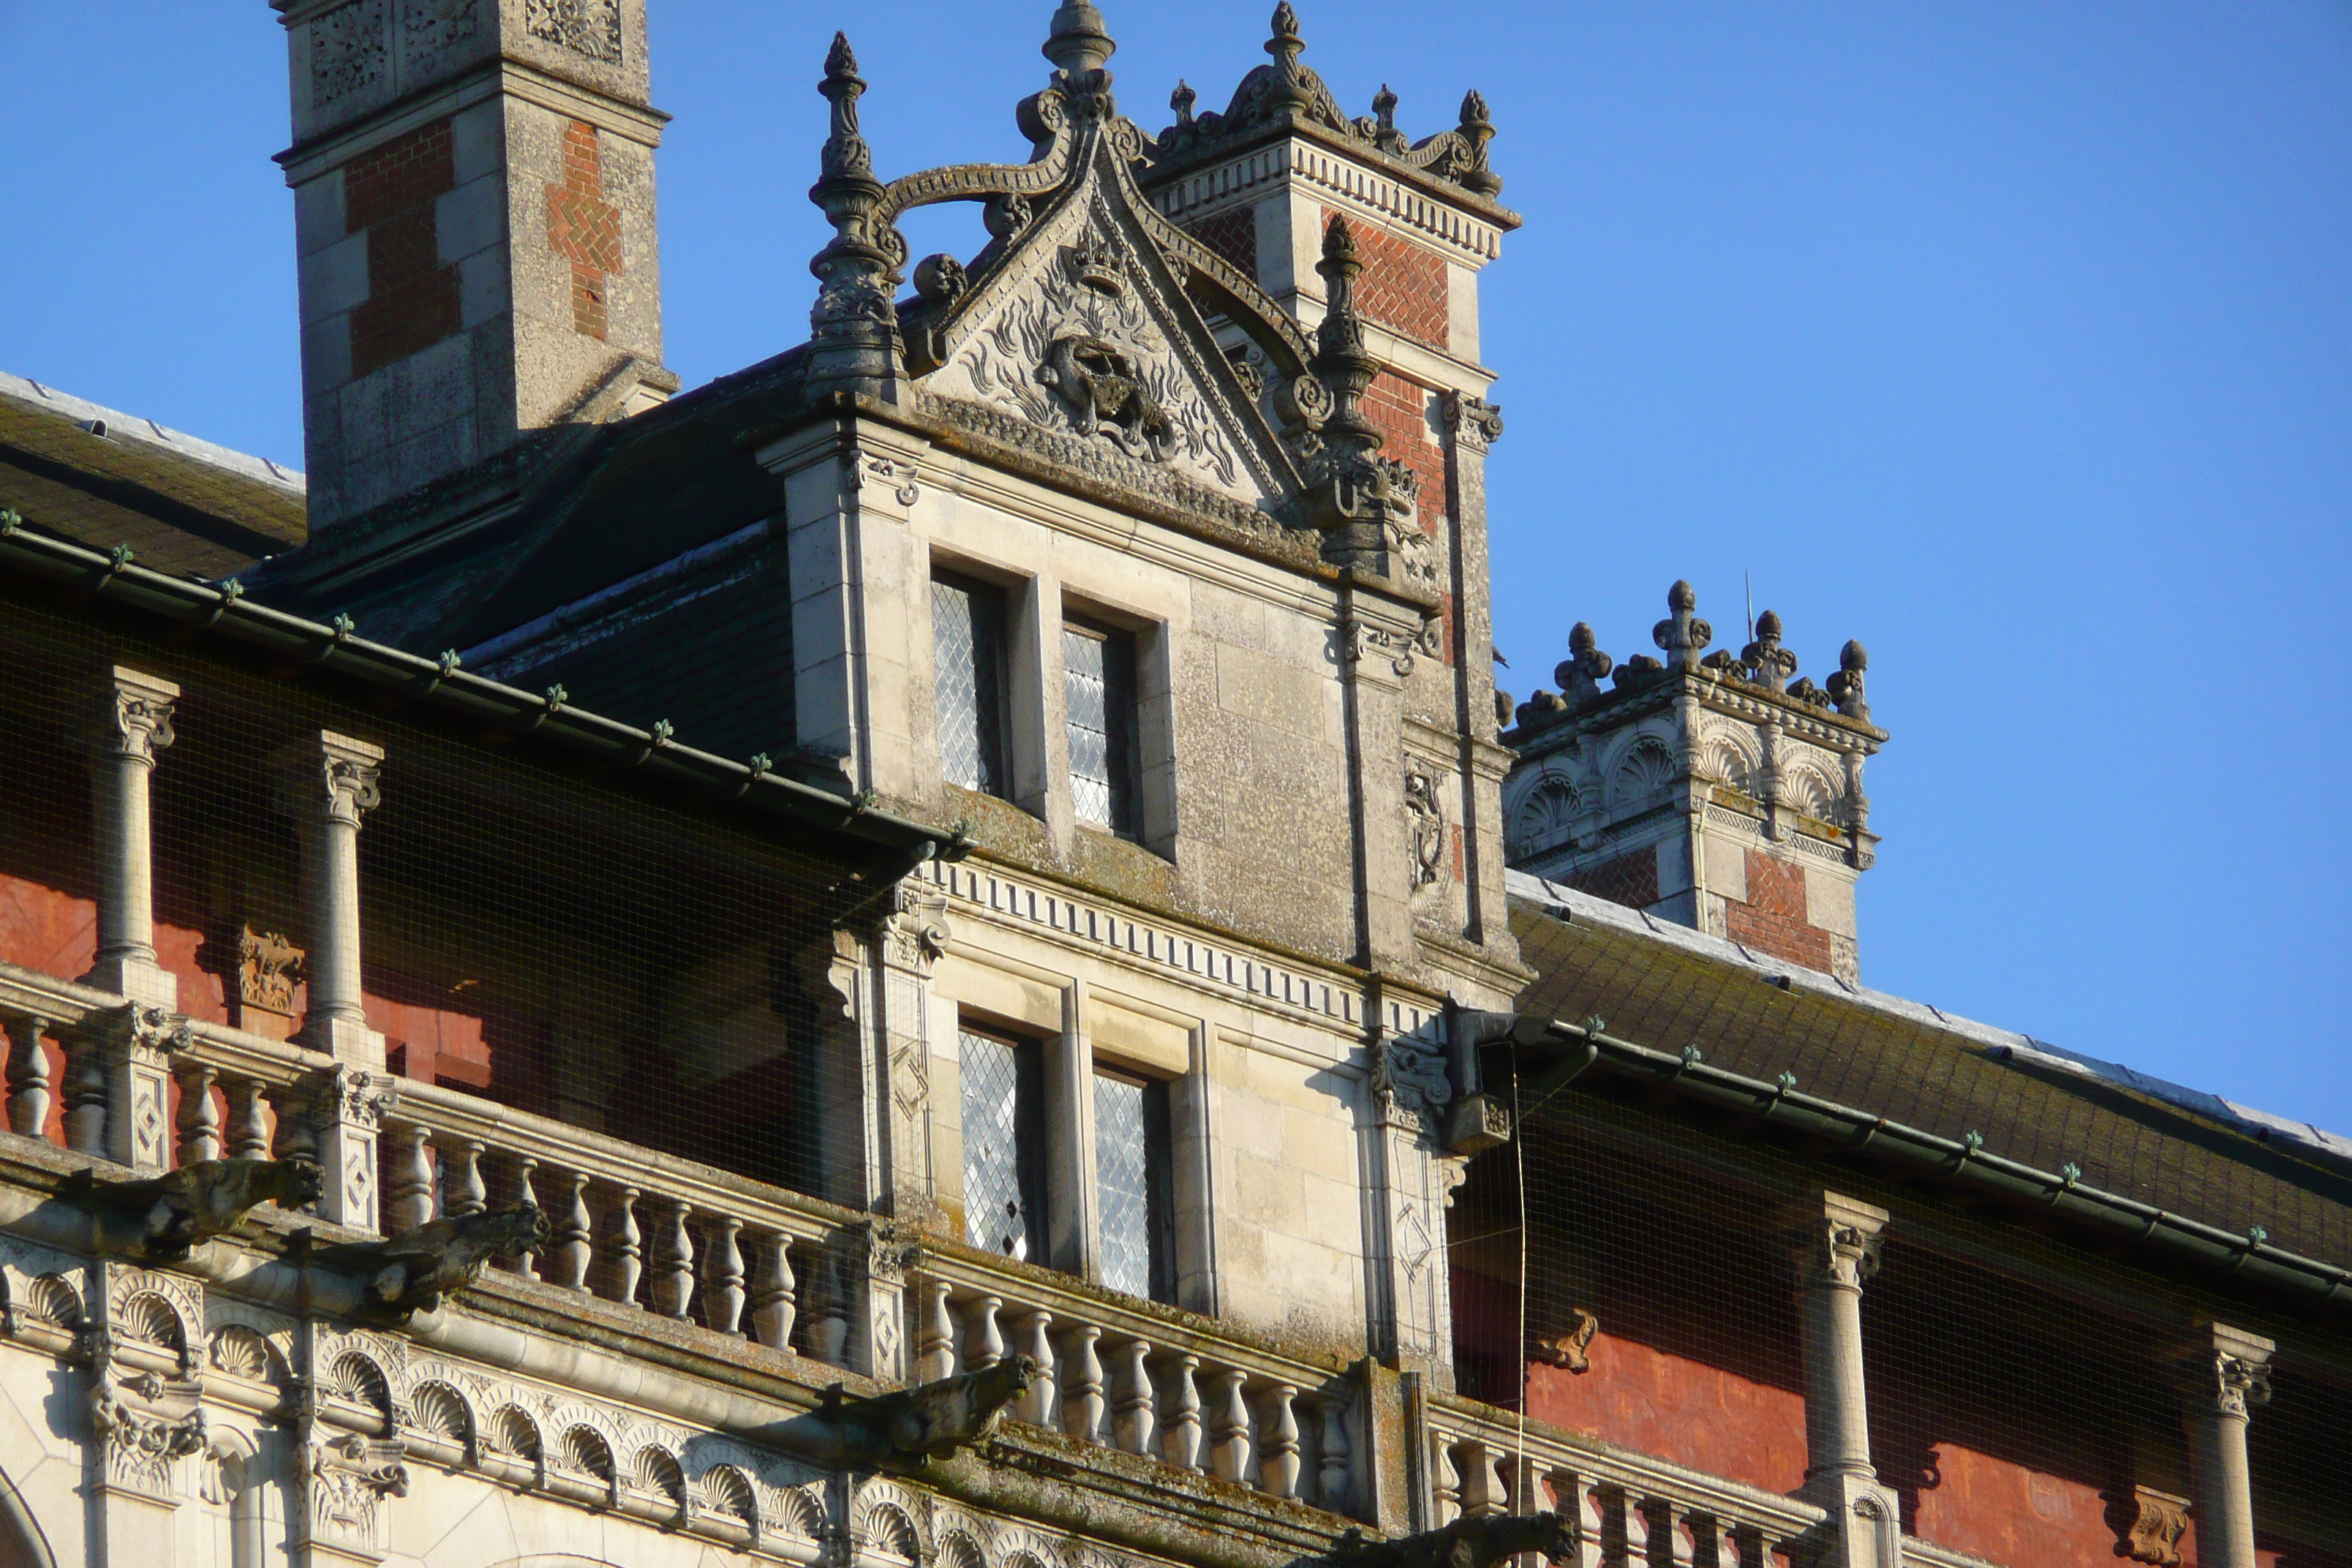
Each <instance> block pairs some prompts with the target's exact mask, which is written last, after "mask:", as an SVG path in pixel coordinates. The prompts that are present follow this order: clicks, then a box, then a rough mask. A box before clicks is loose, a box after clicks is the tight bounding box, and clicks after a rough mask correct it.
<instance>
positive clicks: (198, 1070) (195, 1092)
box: [172, 1062, 221, 1165]
mask: <svg viewBox="0 0 2352 1568" xmlns="http://www.w3.org/2000/svg"><path fill="white" fill-rule="evenodd" d="M172 1076H173V1078H175V1079H178V1080H179V1084H180V1114H179V1116H178V1117H177V1118H175V1119H174V1122H173V1126H174V1128H175V1129H176V1131H178V1132H179V1134H180V1146H179V1150H178V1152H177V1153H176V1154H175V1155H174V1159H175V1160H176V1161H177V1163H180V1164H182V1165H198V1164H202V1163H204V1162H205V1161H207V1160H217V1159H219V1158H220V1157H221V1136H220V1129H221V1118H220V1107H218V1106H216V1105H215V1104H214V1103H213V1079H215V1078H216V1077H218V1076H219V1075H218V1074H217V1073H215V1071H214V1070H213V1069H212V1068H211V1067H209V1066H208V1065H206V1064H205V1063H204V1062H190V1063H188V1064H187V1065H186V1066H184V1067H183V1068H180V1070H179V1071H177V1072H175V1073H173V1075H172Z"/></svg>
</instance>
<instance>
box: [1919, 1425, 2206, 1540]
mask: <svg viewBox="0 0 2352 1568" xmlns="http://www.w3.org/2000/svg"><path fill="white" fill-rule="evenodd" d="M1931 1473H1932V1476H1933V1484H1932V1485H1923V1486H1921V1487H1920V1489H1919V1511H1918V1518H1917V1520H1916V1523H1915V1524H1914V1527H1913V1528H1914V1530H1915V1531H1916V1533H1917V1534H1918V1536H1919V1537H1920V1538H1921V1539H1922V1540H1925V1541H1932V1542H1935V1543H1936V1544H1937V1545H1938V1546H1949V1547H1952V1548H1954V1549H1956V1550H1958V1551H1961V1552H1969V1553H1971V1554H1973V1555H1975V1556H1978V1557H1984V1558H1990V1559H1991V1560H1992V1561H1993V1562H1996V1563H2007V1564H2009V1568H2076V1565H2077V1564H2080V1563H2112V1562H2113V1561H2115V1559H2116V1555H2117V1553H2116V1536H2115V1531H2112V1530H2110V1529H2109V1528H2108V1527H2107V1521H2106V1500H2105V1498H2104V1497H2102V1496H2101V1495H2100V1489H2099V1488H2097V1487H2095V1486H2093V1485H2090V1484H2088V1483H2086V1482H2084V1481H2080V1480H2073V1479H2068V1478H2066V1477H2063V1476H2053V1475H2045V1474H2043V1473H2042V1471H2039V1470H2032V1469H2028V1468H2026V1467H2025V1466H2023V1465H2020V1464H2017V1463H2015V1462H2014V1461H2012V1460H2009V1459H2002V1458H1994V1457H1993V1456H1992V1455H1990V1454H1980V1453H1979V1452H1977V1451H1976V1450H1975V1449H1973V1448H1967V1447H1961V1446H1960V1445H1959V1444H1958V1443H1938V1444H1937V1445H1936V1463H1935V1465H1934V1467H1933V1469H1932V1472H1931ZM2184 1544H2186V1543H2184Z"/></svg>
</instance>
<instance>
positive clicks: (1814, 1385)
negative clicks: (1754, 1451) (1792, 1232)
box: [1791, 1192, 1902, 1568]
mask: <svg viewBox="0 0 2352 1568" xmlns="http://www.w3.org/2000/svg"><path fill="white" fill-rule="evenodd" d="M1791 1217H1792V1218H1794V1219H1795V1220H1796V1222H1797V1226H1796V1228H1797V1236H1796V1248H1795V1254H1796V1265H1797V1310H1798V1315H1799V1319H1800V1321H1801V1331H1802V1334H1803V1337H1804V1351H1805V1455H1806V1462H1805V1485H1804V1491H1803V1495H1804V1496H1805V1497H1806V1498H1807V1499H1809V1500H1811V1501H1813V1502H1816V1503H1819V1504H1821V1505H1822V1507H1823V1508H1825V1509H1827V1510H1830V1523H1831V1526H1832V1542H1834V1546H1833V1552H1834V1553H1835V1563H1834V1568H1899V1558H1900V1551H1899V1542H1898V1534H1899V1521H1900V1520H1901V1517H1902V1516H1901V1515H1900V1513H1899V1512H1898V1511H1897V1505H1896V1501H1895V1494H1894V1493H1892V1492H1891V1491H1889V1490H1887V1489H1885V1487H1883V1486H1881V1485H1879V1483H1878V1471H1877V1470H1876V1469H1875V1468H1873V1466H1872V1465H1871V1462H1870V1401H1869V1398H1868V1396H1867V1394H1866V1393H1865V1391H1864V1385H1863V1362H1862V1286H1863V1281H1864V1280H1865V1279H1869V1278H1870V1277H1871V1276H1872V1275H1873V1274H1874V1273H1876V1272H1877V1269H1878V1246H1879V1234H1880V1232H1882V1231H1883V1230H1885V1227H1886V1219H1887V1215H1886V1211H1885V1209H1881V1208H1874V1207H1872V1206H1871V1205H1868V1204H1865V1203H1860V1202H1857V1201H1856V1200H1854V1199H1853V1198H1848V1197H1842V1196H1840V1195H1839V1194H1835V1193H1827V1192H1825V1193H1822V1194H1819V1195H1818V1196H1817V1197H1816V1198H1815V1199H1814V1200H1812V1201H1811V1202H1810V1203H1808V1204H1807V1205H1805V1206H1804V1208H1803V1209H1802V1210H1801V1211H1800V1212H1799V1213H1797V1214H1795V1215H1792V1216H1791Z"/></svg>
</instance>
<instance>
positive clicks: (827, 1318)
mask: <svg viewBox="0 0 2352 1568" xmlns="http://www.w3.org/2000/svg"><path fill="white" fill-rule="evenodd" d="M816 1282H817V1289H816V1300H815V1301H814V1304H813V1305H812V1307H811V1310H810V1312H809V1352H810V1353H811V1354H813V1355H814V1356H815V1357H816V1359H817V1360H819V1361H821V1362H823V1363H825V1365H827V1366H846V1365H847V1364H849V1363H848V1351H849V1293H848V1292H847V1291H845V1290H844V1289H842V1288H841V1248H840V1247H839V1246H838V1245H837V1244H835V1243H830V1242H828V1243H826V1244H825V1247H824V1251H823V1252H822V1253H820V1254H819V1255H818V1257H817V1278H816Z"/></svg>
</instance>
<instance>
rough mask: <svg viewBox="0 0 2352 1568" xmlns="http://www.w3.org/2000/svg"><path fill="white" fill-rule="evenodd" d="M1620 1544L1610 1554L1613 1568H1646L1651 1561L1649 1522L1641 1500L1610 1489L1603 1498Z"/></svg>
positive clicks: (1621, 1490) (1603, 1504)
mask: <svg viewBox="0 0 2352 1568" xmlns="http://www.w3.org/2000/svg"><path fill="white" fill-rule="evenodd" d="M1602 1506H1603V1507H1604V1508H1606V1509H1607V1510H1608V1511H1609V1517H1610V1520H1611V1521H1612V1523H1613V1524H1614V1525H1615V1526H1616V1530H1615V1534H1616V1537H1617V1540H1618V1542H1620V1544H1619V1546H1618V1547H1617V1550H1616V1551H1615V1552H1612V1553H1610V1562H1611V1563H1612V1565H1614V1568H1645V1565H1646V1564H1647V1563H1649V1561H1650V1519H1649V1516H1648V1515H1647V1514H1645V1513H1643V1511H1642V1509H1641V1503H1640V1500H1639V1499H1637V1498H1636V1497H1634V1495H1633V1493H1632V1492H1629V1491H1627V1490H1626V1489H1624V1488H1622V1487H1614V1486H1612V1487H1610V1488H1608V1489H1607V1491H1606V1495H1605V1496H1604V1497H1603V1499H1602Z"/></svg>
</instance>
